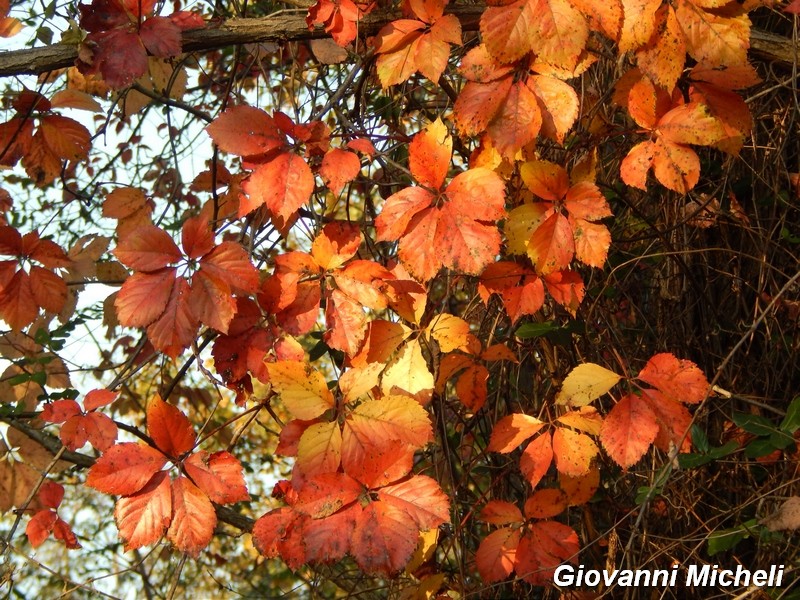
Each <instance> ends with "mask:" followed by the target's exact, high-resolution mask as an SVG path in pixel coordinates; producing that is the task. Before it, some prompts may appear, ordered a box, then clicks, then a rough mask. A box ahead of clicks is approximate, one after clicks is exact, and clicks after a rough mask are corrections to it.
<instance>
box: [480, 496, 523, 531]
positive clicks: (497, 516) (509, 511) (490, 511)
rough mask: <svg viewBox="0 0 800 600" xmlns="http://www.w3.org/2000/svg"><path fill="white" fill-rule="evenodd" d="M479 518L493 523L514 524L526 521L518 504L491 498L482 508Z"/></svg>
mask: <svg viewBox="0 0 800 600" xmlns="http://www.w3.org/2000/svg"><path fill="white" fill-rule="evenodd" d="M479 519H480V520H481V521H483V522H484V523H491V524H492V525H512V524H514V523H522V522H523V521H525V517H523V516H522V512H520V510H519V508H518V507H517V505H516V504H511V502H505V501H503V500H491V501H490V502H489V503H488V504H486V506H484V507H483V510H481V515H480V517H479Z"/></svg>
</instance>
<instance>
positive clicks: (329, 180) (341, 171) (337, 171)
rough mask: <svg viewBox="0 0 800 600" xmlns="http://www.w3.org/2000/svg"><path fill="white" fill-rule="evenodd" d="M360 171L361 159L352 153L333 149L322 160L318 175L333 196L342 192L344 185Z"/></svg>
mask: <svg viewBox="0 0 800 600" xmlns="http://www.w3.org/2000/svg"><path fill="white" fill-rule="evenodd" d="M360 171H361V159H360V158H358V156H357V155H356V154H354V153H353V152H349V151H347V150H342V149H341V148H334V149H333V150H330V151H329V152H328V153H327V154H325V157H324V158H323V159H322V165H321V166H320V168H319V174H320V175H321V176H322V179H323V181H324V182H325V185H327V186H328V188H330V190H331V191H332V192H333V194H334V195H335V196H338V195H339V193H340V192H341V191H342V188H343V187H344V184H346V183H347V182H349V181H353V179H355V178H356V177H357V176H358V174H359V172H360Z"/></svg>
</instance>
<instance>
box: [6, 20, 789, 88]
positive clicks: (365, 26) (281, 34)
mask: <svg viewBox="0 0 800 600" xmlns="http://www.w3.org/2000/svg"><path fill="white" fill-rule="evenodd" d="M484 10H485V6H482V5H469V6H452V7H450V8H449V9H448V10H447V12H448V13H450V14H454V15H456V16H457V17H458V18H459V20H460V21H461V28H462V30H463V31H477V30H478V29H479V23H480V17H481V15H482V14H483V11H484ZM398 18H401V15H400V14H399V13H398V12H396V11H375V12H372V13H370V14H368V15H367V16H366V17H365V18H364V19H363V20H362V21H361V22H360V23H359V33H360V34H361V35H373V34H375V33H377V32H378V31H379V30H380V28H381V27H383V26H384V25H386V24H387V23H389V22H391V21H393V20H394V19H398ZM326 37H330V36H329V35H328V34H327V33H325V31H324V30H322V29H319V28H317V29H315V30H313V31H309V29H308V26H307V25H306V18H305V11H304V10H290V11H280V12H277V13H275V14H272V15H270V16H268V17H261V18H257V19H229V20H227V21H223V22H219V23H214V22H212V23H209V24H208V25H207V26H206V27H204V28H202V29H194V30H191V31H185V32H184V33H183V51H184V52H201V51H206V50H216V49H218V48H224V47H227V46H231V45H236V44H253V43H265V42H277V43H280V42H290V41H301V40H308V39H313V38H326ZM750 50H751V53H752V54H753V55H754V56H757V57H758V58H760V59H762V60H767V61H774V62H777V63H780V64H784V65H790V64H793V63H794V61H795V60H796V49H795V48H794V45H793V44H792V40H790V39H787V38H784V37H781V36H776V35H773V34H770V33H767V32H764V31H760V30H756V29H754V30H752V31H751V37H750ZM77 57H78V47H77V46H76V45H74V44H53V45H50V46H42V47H39V48H31V49H25V50H13V51H11V52H5V53H0V77H8V76H12V75H23V74H34V75H38V74H40V73H47V72H49V71H54V70H56V69H63V68H65V67H70V66H72V65H73V64H74V63H75V59H76V58H77Z"/></svg>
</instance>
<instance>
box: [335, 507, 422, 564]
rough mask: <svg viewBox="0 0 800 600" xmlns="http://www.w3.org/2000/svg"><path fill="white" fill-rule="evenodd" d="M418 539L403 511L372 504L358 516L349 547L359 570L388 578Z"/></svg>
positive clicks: (412, 551)
mask: <svg viewBox="0 0 800 600" xmlns="http://www.w3.org/2000/svg"><path fill="white" fill-rule="evenodd" d="M418 536H419V531H418V529H417V526H416V525H415V523H414V520H413V519H412V518H411V517H410V516H409V514H408V513H407V512H405V511H404V510H402V509H401V508H398V507H396V506H393V505H391V504H387V503H385V502H372V503H370V504H369V505H367V507H366V508H364V510H363V512H362V513H361V515H359V517H358V520H357V522H356V527H355V530H354V531H353V536H352V538H351V542H350V544H351V546H350V547H351V549H352V552H353V557H354V558H355V559H356V564H358V566H359V567H360V568H361V570H362V571H364V572H366V573H369V574H374V575H385V576H387V577H389V576H392V575H395V574H396V573H398V572H399V571H400V570H401V569H402V568H403V567H404V566H405V565H406V564H407V563H408V561H409V559H410V558H411V555H412V554H413V553H414V549H415V548H416V546H417V538H418Z"/></svg>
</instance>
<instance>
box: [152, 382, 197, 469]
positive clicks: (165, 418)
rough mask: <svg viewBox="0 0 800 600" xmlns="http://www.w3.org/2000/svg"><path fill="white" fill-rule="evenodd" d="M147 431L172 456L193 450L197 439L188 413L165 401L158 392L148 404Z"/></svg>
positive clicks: (159, 446)
mask: <svg viewBox="0 0 800 600" xmlns="http://www.w3.org/2000/svg"><path fill="white" fill-rule="evenodd" d="M147 432H148V433H149V434H150V437H151V438H153V441H154V442H155V443H156V446H158V449H159V450H161V451H162V452H163V453H164V454H166V455H167V456H169V457H171V458H178V457H179V456H181V455H183V454H186V453H187V452H191V451H192V450H193V449H194V444H195V442H196V441H197V435H196V434H195V432H194V428H193V427H192V424H191V423H190V422H189V419H187V418H186V415H184V414H183V413H182V412H181V411H180V410H178V408H176V407H174V406H172V405H171V404H167V403H166V402H164V401H163V400H162V399H161V396H160V395H158V394H156V395H155V396H153V398H152V399H151V400H150V402H149V403H148V404H147Z"/></svg>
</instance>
